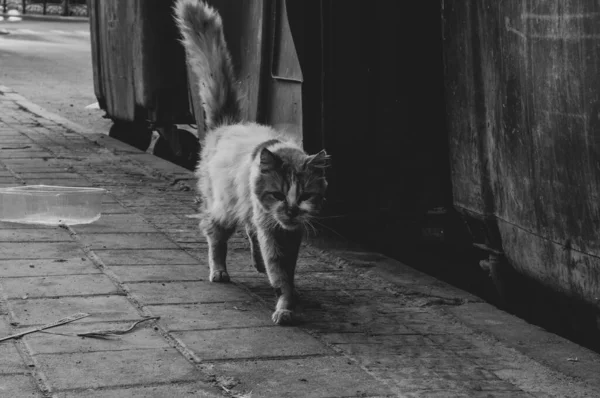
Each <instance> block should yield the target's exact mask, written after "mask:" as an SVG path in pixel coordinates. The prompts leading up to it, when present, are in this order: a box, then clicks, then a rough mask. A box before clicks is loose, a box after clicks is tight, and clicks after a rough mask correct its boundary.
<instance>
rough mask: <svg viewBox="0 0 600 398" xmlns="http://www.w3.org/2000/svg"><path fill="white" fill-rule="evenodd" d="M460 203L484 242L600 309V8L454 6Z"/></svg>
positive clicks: (451, 115)
mask: <svg viewBox="0 0 600 398" xmlns="http://www.w3.org/2000/svg"><path fill="white" fill-rule="evenodd" d="M442 4H443V24H444V53H445V80H446V93H447V97H446V106H447V120H448V128H449V145H450V153H451V170H452V185H453V195H454V197H453V201H454V205H455V207H456V208H457V209H459V210H460V211H462V212H463V214H464V215H465V218H466V219H467V221H468V222H469V224H470V225H471V227H472V232H473V237H474V238H475V240H477V241H479V243H482V244H484V245H486V246H487V247H488V248H489V249H491V250H496V251H498V252H503V254H504V257H505V258H506V260H507V261H508V262H509V263H510V264H511V265H512V266H513V267H514V268H516V269H517V270H518V271H520V272H522V273H524V274H526V275H529V276H531V277H533V278H534V279H536V280H538V281H540V282H542V283H543V284H545V285H547V286H550V287H551V288H552V289H554V290H557V291H561V292H563V293H567V294H569V295H571V296H573V297H576V298H579V299H583V300H585V301H586V302H588V303H591V304H594V305H597V306H598V305H599V304H600V261H599V256H600V201H599V200H598V199H599V194H600V156H599V153H598V151H599V149H600V142H599V137H600V120H599V119H600V75H599V74H598V70H599V66H600V46H599V45H598V39H600V5H599V4H598V2H594V1H586V0H560V1H559V0H554V1H547V0H545V1H543V0H505V1H492V0H486V1H463V0H445V1H443V2H442Z"/></svg>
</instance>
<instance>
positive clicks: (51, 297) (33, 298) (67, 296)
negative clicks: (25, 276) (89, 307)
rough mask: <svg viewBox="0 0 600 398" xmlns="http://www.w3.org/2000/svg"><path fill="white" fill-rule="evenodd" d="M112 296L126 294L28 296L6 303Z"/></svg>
mask: <svg viewBox="0 0 600 398" xmlns="http://www.w3.org/2000/svg"><path fill="white" fill-rule="evenodd" d="M96 275H98V274H96ZM42 278H43V277H42ZM112 296H120V297H127V294H126V293H124V292H113V293H87V294H61V295H57V296H28V297H27V298H26V299H22V298H20V297H14V298H9V299H8V301H9V302H14V301H28V300H46V299H49V300H58V299H61V298H74V297H80V298H87V297H112Z"/></svg>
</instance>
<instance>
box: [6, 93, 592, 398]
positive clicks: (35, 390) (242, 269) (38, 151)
mask: <svg viewBox="0 0 600 398" xmlns="http://www.w3.org/2000/svg"><path fill="white" fill-rule="evenodd" d="M0 148H1V149H0V186H11V185H15V184H40V183H43V184H50V185H67V186H95V187H103V188H106V189H107V190H108V191H109V193H108V194H107V195H106V196H105V199H104V204H103V215H102V217H101V219H100V220H98V221H97V222H95V223H93V224H89V225H81V226H72V227H66V228H62V227H59V228H51V227H38V226H27V225H20V224H10V223H0V337H3V336H6V335H9V334H12V333H16V332H18V331H21V330H25V329H28V328H31V327H33V326H39V325H43V324H46V323H49V322H53V321H56V320H58V319H61V318H63V317H66V316H68V315H71V314H73V313H78V312H86V313H89V314H91V315H90V316H89V317H87V318H84V319H81V320H78V321H76V322H73V323H70V324H68V325H65V326H61V327H57V328H53V329H50V330H48V331H47V332H49V333H34V334H30V335H28V336H26V337H24V338H22V339H19V340H11V341H8V342H4V343H0V397H1V398H4V397H7V398H8V397H60V398H66V397H156V398H158V397H160V398H162V397H215V396H225V397H227V396H229V397H278V398H279V397H396V396H399V397H517V398H518V397H546V396H554V397H584V396H589V397H597V396H600V381H599V380H598V377H597V375H598V374H600V373H599V372H600V359H599V356H598V355H597V354H595V353H592V352H590V351H588V350H585V349H583V348H581V347H578V346H576V345H574V344H572V343H570V342H568V341H565V340H563V339H561V338H559V337H557V336H554V335H552V334H549V333H547V332H544V331H543V330H541V329H538V328H536V327H533V326H531V325H528V324H526V323H525V322H523V321H520V320H518V319H516V318H514V317H512V316H510V315H508V314H505V313H503V312H501V311H498V310H496V309H495V308H493V307H491V306H489V305H487V304H485V303H483V302H481V301H480V300H479V299H477V298H476V297H473V296H470V295H469V294H467V293H464V292H462V291H460V290H457V289H455V288H452V287H450V286H448V285H446V284H444V283H442V282H439V281H437V280H435V279H433V278H430V277H428V276H425V275H423V274H421V273H419V272H417V271H414V270H412V269H410V268H408V267H406V266H404V265H402V264H399V263H397V262H394V261H392V260H390V259H387V258H385V257H383V256H380V255H377V254H373V253H365V252H352V251H340V250H320V249H317V248H315V247H313V246H309V245H305V246H304V247H303V250H302V253H301V257H300V260H299V266H298V268H299V270H298V275H297V282H298V290H299V292H300V294H301V297H302V306H301V308H300V312H301V314H302V319H301V321H300V323H299V324H298V325H297V326H294V327H278V326H274V325H272V323H271V321H270V313H271V311H272V307H273V304H274V301H273V299H274V297H273V294H272V291H271V289H270V287H269V284H268V281H267V280H266V277H265V276H264V275H261V274H258V273H257V272H255V271H254V269H253V267H252V266H251V263H250V256H249V249H248V244H247V242H246V240H245V238H244V237H243V236H242V235H239V236H235V237H234V238H233V239H232V241H231V244H230V255H229V264H230V270H231V271H230V274H231V277H232V281H233V283H231V284H214V283H209V282H208V281H207V275H208V266H207V264H206V243H205V241H204V240H203V238H202V237H201V235H200V234H199V232H198V229H197V225H196V224H197V223H196V220H195V219H193V218H189V217H188V216H189V215H192V214H194V213H195V211H196V205H195V202H194V200H195V195H194V191H193V185H194V181H193V179H192V175H191V173H190V172H189V171H187V170H185V169H182V168H179V167H177V166H174V165H172V164H170V163H168V162H165V161H163V160H161V159H158V158H155V157H154V156H152V155H149V154H146V153H142V152H140V151H138V150H136V149H133V148H131V147H128V146H127V145H125V144H122V143H120V142H118V141H115V140H113V139H111V138H109V137H106V136H102V135H91V134H86V132H85V131H82V130H81V128H80V127H79V126H76V125H74V124H72V123H70V122H69V121H67V120H65V119H62V118H60V117H58V116H56V115H52V114H50V113H48V112H46V111H45V110H43V109H41V108H39V107H37V106H35V105H34V104H32V103H31V102H29V101H27V100H25V99H24V98H22V97H20V96H19V95H17V94H16V93H14V92H12V91H11V90H10V89H8V88H5V87H0ZM147 316H159V317H160V319H159V320H157V321H148V322H145V323H142V324H141V325H139V327H138V328H136V329H135V330H134V331H133V332H132V333H129V334H125V335H122V336H120V337H118V338H110V339H97V338H81V337H75V336H73V335H70V334H73V333H76V332H84V331H91V330H98V329H107V328H108V329H110V328H113V329H114V328H124V327H127V326H129V325H130V324H131V323H132V322H133V321H136V320H140V319H142V318H143V317H147Z"/></svg>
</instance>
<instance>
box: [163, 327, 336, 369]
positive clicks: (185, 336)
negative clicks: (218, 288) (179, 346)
mask: <svg viewBox="0 0 600 398" xmlns="http://www.w3.org/2000/svg"><path fill="white" fill-rule="evenodd" d="M172 335H173V336H174V337H176V338H177V339H179V340H180V341H182V342H183V343H184V344H185V345H186V346H187V347H188V348H189V349H190V350H192V351H194V353H195V354H196V355H198V357H200V358H201V359H202V360H205V361H210V360H212V359H218V360H223V359H234V358H238V359H239V358H273V357H289V356H300V355H331V354H333V351H332V350H331V349H329V348H328V347H326V346H325V345H323V344H322V343H321V342H319V341H318V340H317V339H315V338H314V337H312V336H310V335H308V334H307V333H303V332H301V331H300V330H298V329H294V328H286V327H281V326H270V327H263V328H235V329H221V330H201V331H200V330H197V331H182V332H173V333H172ZM292 342H293V343H292Z"/></svg>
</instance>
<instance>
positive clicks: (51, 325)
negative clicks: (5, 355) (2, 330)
mask: <svg viewBox="0 0 600 398" xmlns="http://www.w3.org/2000/svg"><path fill="white" fill-rule="evenodd" d="M88 316H90V314H86V313H85V312H79V313H77V314H73V315H71V316H68V317H66V318H62V319H59V320H58V321H56V322H52V323H48V324H46V325H43V326H39V327H37V328H33V329H29V330H25V331H23V332H19V333H16V334H13V335H10V336H6V337H2V338H0V342H2V341H6V340H10V339H18V338H21V337H23V336H25V335H27V334H31V333H35V332H41V331H42V330H45V329H50V328H54V327H57V326H61V325H64V324H67V323H70V322H73V321H77V320H79V319H82V318H85V317H88Z"/></svg>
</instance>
